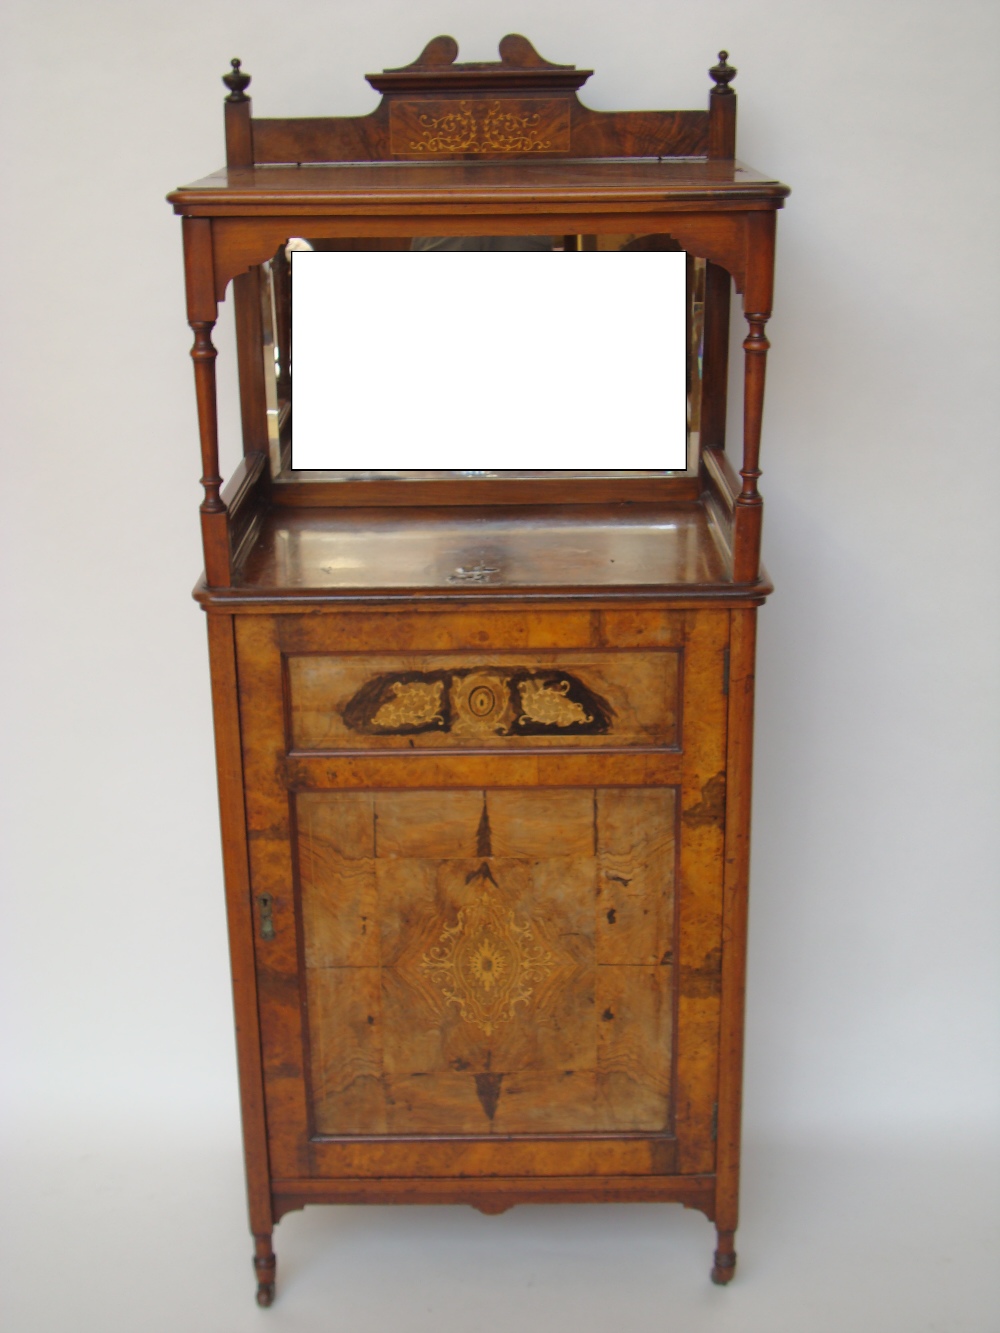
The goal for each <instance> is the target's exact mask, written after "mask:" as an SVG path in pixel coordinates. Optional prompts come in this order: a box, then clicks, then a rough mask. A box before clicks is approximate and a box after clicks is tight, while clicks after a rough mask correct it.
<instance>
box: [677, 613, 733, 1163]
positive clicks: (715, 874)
mask: <svg viewBox="0 0 1000 1333" xmlns="http://www.w3.org/2000/svg"><path fill="white" fill-rule="evenodd" d="M728 643H729V613H728V612H727V611H692V612H688V613H687V651H686V653H685V661H684V734H683V738H682V747H683V752H684V770H683V772H684V776H683V785H682V794H681V818H680V826H681V844H680V846H681V851H680V892H679V894H678V922H677V939H678V958H677V1052H678V1058H677V1092H676V1107H677V1117H676V1121H675V1126H676V1132H677V1139H678V1145H679V1149H680V1169H681V1171H693V1172H699V1171H711V1170H712V1168H713V1165H714V1162H715V1143H714V1140H713V1135H712V1124H713V1118H714V1110H715V1103H716V1098H717V1095H718V1094H717V1083H718V1068H719V1058H718V1056H719V1052H718V1044H719V1007H720V988H721V966H722V858H723V848H724V831H725V813H726V697H725V695H724V693H723V690H724V676H725V650H726V648H727V646H728Z"/></svg>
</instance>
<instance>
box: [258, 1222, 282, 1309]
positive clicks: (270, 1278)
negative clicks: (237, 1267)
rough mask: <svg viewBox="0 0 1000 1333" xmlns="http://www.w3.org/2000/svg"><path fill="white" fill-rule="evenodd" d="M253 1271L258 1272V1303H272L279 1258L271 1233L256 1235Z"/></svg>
mask: <svg viewBox="0 0 1000 1333" xmlns="http://www.w3.org/2000/svg"><path fill="white" fill-rule="evenodd" d="M254 1245H255V1253H254V1257H253V1271H254V1272H255V1273H256V1274H257V1304H258V1305H270V1304H271V1302H272V1301H273V1300H274V1272H275V1269H276V1267H277V1260H276V1259H275V1257H274V1250H272V1249H271V1233H270V1232H269V1231H268V1232H266V1233H265V1234H264V1235H263V1236H254Z"/></svg>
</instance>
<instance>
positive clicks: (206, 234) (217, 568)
mask: <svg viewBox="0 0 1000 1333" xmlns="http://www.w3.org/2000/svg"><path fill="white" fill-rule="evenodd" d="M184 271H185V278H186V281H187V315H188V323H189V324H190V325H191V328H192V330H193V331H194V346H193V347H192V348H191V359H192V360H193V361H194V385H195V393H196V395H197V399H198V433H199V435H200V437H201V473H202V475H201V484H202V486H203V487H204V488H205V498H204V499H203V500H202V502H201V536H202V542H203V544H204V548H205V577H206V579H207V580H208V585H209V587H212V588H225V587H228V586H229V583H230V579H231V568H230V560H229V515H228V513H227V510H226V506H225V503H224V501H223V499H222V496H221V495H220V493H219V492H220V488H221V486H222V477H221V476H220V475H219V423H218V416H217V413H216V405H215V358H216V355H217V353H216V350H215V346H214V344H213V343H212V330H213V329H214V328H215V321H216V319H217V317H218V313H219V307H218V303H217V301H216V299H215V269H214V261H213V255H212V224H211V222H210V221H209V220H208V218H185V219H184Z"/></svg>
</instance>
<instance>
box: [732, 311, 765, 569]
mask: <svg viewBox="0 0 1000 1333" xmlns="http://www.w3.org/2000/svg"><path fill="white" fill-rule="evenodd" d="M769 318H770V311H768V312H767V313H766V314H765V313H763V312H761V313H752V314H747V316H746V320H747V323H748V324H749V325H750V332H749V333H748V334H747V336H746V338H745V340H744V342H743V352H744V356H745V369H744V377H743V466H742V467H741V468H740V476H741V477H742V478H743V488H742V490H741V491H740V493H739V495H738V496H737V497H736V513H735V526H736V533H735V538H734V543H733V545H734V551H733V578H734V579H735V581H736V582H737V583H752V582H753V581H754V580H755V579H756V578H757V576H758V573H759V572H760V530H761V523H762V520H763V512H764V501H763V500H762V499H761V497H760V492H759V491H758V490H757V479H758V477H759V476H760V468H759V467H758V463H759V462H760V428H761V421H762V419H763V416H764V371H765V368H766V366H767V349H768V348H769V347H770V345H771V344H770V343H769V342H768V341H767V336H766V335H765V333H764V325H765V324H766V323H767V321H768V319H769Z"/></svg>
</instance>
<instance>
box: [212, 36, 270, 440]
mask: <svg viewBox="0 0 1000 1333" xmlns="http://www.w3.org/2000/svg"><path fill="white" fill-rule="evenodd" d="M241 63H242V62H241V61H240V60H236V59H234V60H232V61H230V64H231V65H232V69H231V70H230V72H229V73H228V74H224V75H223V76H222V82H223V83H224V84H225V85H226V87H227V88H228V89H229V96H228V97H227V98H226V100H225V103H224V106H225V117H226V166H227V167H228V168H229V169H230V170H231V171H232V170H234V169H237V170H238V169H239V168H241V167H242V168H246V169H252V168H253V164H254V153H253V120H252V110H253V103H252V102H251V100H250V98H249V97H248V96H247V91H246V90H247V88H249V86H250V75H249V74H246V73H245V72H244V71H243V69H242V68H241ZM260 302H261V289H260V270H259V269H258V268H256V267H254V268H252V269H250V270H249V271H248V272H247V273H241V274H239V276H238V277H236V278H234V279H233V309H234V312H235V315H236V355H237V362H238V365H239V373H240V416H241V418H242V422H243V452H244V454H245V455H252V454H257V453H265V452H266V451H267V399H266V396H265V391H264V367H263V364H262V361H261V348H262V346H263V331H262V329H261V317H260Z"/></svg>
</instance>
